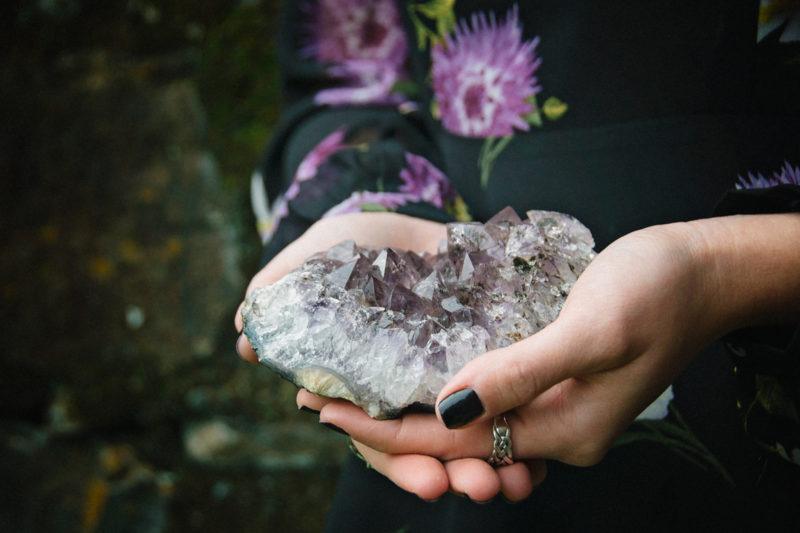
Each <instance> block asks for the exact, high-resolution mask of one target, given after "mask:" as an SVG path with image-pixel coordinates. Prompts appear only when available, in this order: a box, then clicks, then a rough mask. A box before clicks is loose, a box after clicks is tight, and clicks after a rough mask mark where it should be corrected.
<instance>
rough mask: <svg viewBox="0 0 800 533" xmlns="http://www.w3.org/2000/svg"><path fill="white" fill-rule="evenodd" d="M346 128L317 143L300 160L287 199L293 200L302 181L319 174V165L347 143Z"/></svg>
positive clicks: (287, 192)
mask: <svg viewBox="0 0 800 533" xmlns="http://www.w3.org/2000/svg"><path fill="white" fill-rule="evenodd" d="M344 138H345V130H344V128H339V129H337V130H336V131H334V132H333V133H331V134H330V135H328V136H327V137H325V138H324V139H322V140H321V141H320V142H319V144H317V145H316V146H315V147H314V148H313V149H312V150H311V151H310V152H308V154H306V156H305V157H304V158H303V160H302V161H301V162H300V165H299V166H298V167H297V171H296V172H295V174H294V179H293V180H292V183H291V185H289V188H288V189H286V193H285V194H284V196H285V197H286V199H287V200H293V199H295V198H296V197H297V193H299V192H300V183H302V182H304V181H308V180H310V179H311V178H313V177H314V176H316V175H317V170H318V169H319V166H320V165H321V164H322V163H324V162H325V160H326V159H328V157H330V155H331V154H333V153H334V152H338V151H339V150H341V149H342V148H345V147H346V146H347V145H346V144H344Z"/></svg>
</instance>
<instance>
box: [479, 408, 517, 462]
mask: <svg viewBox="0 0 800 533" xmlns="http://www.w3.org/2000/svg"><path fill="white" fill-rule="evenodd" d="M486 462H487V463H489V464H490V465H492V466H505V465H513V464H514V454H513V452H512V451H511V428H510V427H509V426H508V420H506V417H505V416H504V415H500V416H496V417H494V419H493V420H492V455H490V456H489V458H488V459H486Z"/></svg>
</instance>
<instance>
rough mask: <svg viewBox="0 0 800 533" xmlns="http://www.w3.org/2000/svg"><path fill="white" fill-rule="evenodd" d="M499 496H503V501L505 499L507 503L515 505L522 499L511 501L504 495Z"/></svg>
mask: <svg viewBox="0 0 800 533" xmlns="http://www.w3.org/2000/svg"><path fill="white" fill-rule="evenodd" d="M501 498H503V501H505V502H506V503H507V504H509V505H517V504H518V503H519V502H521V501H522V500H517V501H512V500H509V499H508V498H506V497H505V496H501Z"/></svg>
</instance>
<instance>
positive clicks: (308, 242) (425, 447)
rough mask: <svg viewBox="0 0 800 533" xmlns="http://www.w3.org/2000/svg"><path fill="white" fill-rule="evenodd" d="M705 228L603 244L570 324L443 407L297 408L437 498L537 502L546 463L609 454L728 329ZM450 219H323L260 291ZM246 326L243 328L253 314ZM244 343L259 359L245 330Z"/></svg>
mask: <svg viewBox="0 0 800 533" xmlns="http://www.w3.org/2000/svg"><path fill="white" fill-rule="evenodd" d="M702 233H703V232H702V231H698V229H697V228H693V227H692V223H677V224H669V225H664V226H653V227H649V228H646V229H643V230H639V231H636V232H633V233H630V234H628V235H626V236H624V237H622V238H620V239H619V240H617V241H616V242H614V243H613V244H611V245H610V246H608V247H607V248H606V249H605V250H603V251H602V252H601V253H600V254H599V255H598V256H597V257H596V258H595V259H594V261H593V262H592V263H591V264H590V265H589V267H588V268H587V269H586V271H585V272H584V273H583V275H582V276H581V277H580V278H579V279H578V281H577V282H576V284H575V286H574V287H573V289H572V291H571V293H570V294H569V297H568V298H567V300H566V303H565V305H564V307H563V310H562V311H561V314H560V315H559V317H558V319H557V320H556V321H554V322H553V323H551V324H550V325H549V326H547V327H546V328H544V329H543V330H541V331H540V332H538V333H536V334H535V335H533V336H531V337H529V338H527V339H524V340H522V341H519V342H517V343H516V344H513V345H511V346H508V347H505V348H501V349H498V350H494V351H492V352H489V353H487V354H484V355H482V356H480V357H478V358H476V359H474V360H473V361H471V362H470V363H469V364H467V365H466V366H465V367H464V368H463V369H462V370H461V371H460V372H458V373H457V374H456V376H455V377H453V379H451V380H450V382H449V383H448V384H447V385H446V386H445V387H444V388H443V389H442V391H441V393H440V394H439V397H438V399H437V409H436V414H407V415H405V416H403V417H401V418H399V419H395V420H374V419H372V418H370V417H369V416H368V415H367V414H366V413H365V412H364V411H363V410H362V409H360V408H359V407H357V406H355V405H353V404H351V403H349V402H347V401H344V400H338V399H330V398H322V397H320V396H316V395H314V394H312V393H310V392H308V391H306V390H300V391H299V392H298V394H297V405H298V407H299V408H300V407H306V408H308V409H311V410H314V411H317V412H319V420H320V422H323V423H327V424H332V425H334V426H336V427H338V428H340V429H341V430H343V431H344V432H346V433H347V434H348V435H349V436H350V437H351V438H352V440H353V443H354V445H355V447H356V448H357V449H358V451H359V452H360V453H361V454H362V455H363V457H364V458H365V459H366V460H367V461H368V463H369V464H370V465H371V466H372V467H373V468H374V469H375V470H377V471H378V472H380V473H381V474H383V475H384V476H386V477H387V478H389V479H390V480H391V481H393V482H394V483H395V484H396V485H397V486H399V487H400V488H402V489H404V490H406V491H409V492H412V493H414V494H416V495H418V496H419V497H420V498H422V499H424V500H436V499H438V498H439V497H440V496H442V495H443V494H444V493H445V492H447V491H451V492H454V493H457V494H460V495H466V496H467V497H469V498H470V499H472V500H474V501H478V502H483V501H487V500H490V499H492V498H493V497H495V496H496V495H497V494H498V493H502V494H503V496H504V497H505V498H506V499H507V500H510V501H520V500H523V499H525V498H527V497H528V496H529V495H530V494H531V492H532V491H533V490H534V488H535V487H536V486H538V485H539V484H540V483H541V482H542V481H543V480H544V478H545V476H546V474H547V470H546V464H545V459H553V460H558V461H562V462H565V463H569V464H572V465H592V464H595V463H597V462H598V461H600V460H601V459H602V458H603V456H604V455H605V453H606V452H607V451H608V449H609V448H610V446H611V445H612V443H613V442H614V440H615V439H616V437H617V436H618V435H619V434H620V433H621V432H623V431H624V430H625V429H626V428H627V427H628V426H629V425H630V423H631V422H632V421H633V420H634V419H635V418H636V416H637V415H638V414H639V413H641V412H642V410H643V409H644V408H645V407H646V406H647V405H649V404H650V403H651V402H652V401H653V400H654V399H655V398H656V397H657V396H658V395H659V394H660V393H661V392H662V391H664V389H665V388H666V387H667V386H668V385H669V384H670V383H671V382H672V381H673V380H674V378H675V377H676V376H677V375H678V373H679V372H680V371H681V370H682V369H683V368H684V367H685V366H686V365H687V364H688V362H689V361H690V359H691V358H692V357H693V356H694V354H696V353H697V352H698V351H699V350H700V349H701V348H702V347H703V346H704V345H705V344H707V343H708V342H710V341H711V340H713V339H714V338H716V337H717V336H719V335H720V334H721V333H723V332H724V330H725V329H726V328H727V326H728V324H726V323H725V321H724V320H723V319H722V318H721V313H718V312H715V309H714V307H715V302H716V300H717V298H716V295H717V294H718V293H719V290H718V289H719V288H718V286H717V281H718V280H717V279H716V278H717V277H716V276H715V274H714V270H715V269H714V268H709V258H708V257H707V254H705V253H703V252H702V249H703V244H702V239H700V238H697V235H700V234H702ZM445 238H446V229H445V226H444V225H442V224H439V223H435V222H430V221H426V220H421V219H416V218H412V217H408V216H404V215H399V214H394V213H358V214H348V215H342V216H338V217H334V218H327V219H323V220H321V221H319V222H317V223H316V224H314V225H313V226H312V227H311V228H310V229H309V230H308V231H306V233H305V234H304V235H302V236H301V237H300V238H298V239H297V240H296V241H295V242H293V243H292V244H291V245H289V246H287V247H286V248H285V249H284V250H283V251H282V252H281V253H280V254H278V255H277V256H276V257H275V258H274V259H273V260H272V261H270V263H269V264H267V265H266V266H265V267H264V268H263V269H262V270H261V271H260V272H259V273H258V274H257V275H256V276H255V277H254V278H253V280H252V281H251V283H250V285H249V287H248V289H247V292H248V294H249V292H250V291H252V290H253V289H254V288H256V287H260V286H264V285H267V284H271V283H274V282H275V281H277V280H279V279H280V278H281V277H283V276H284V275H285V274H287V273H289V272H290V271H291V270H293V269H295V268H297V267H298V266H299V265H300V264H302V263H303V261H304V260H305V259H307V258H308V257H309V256H310V255H312V254H313V253H315V252H318V251H322V250H326V249H328V248H330V247H331V246H333V245H335V244H337V243H339V242H341V241H343V240H346V239H353V240H355V241H356V243H358V244H359V245H361V246H372V247H386V246H391V247H395V248H398V249H405V250H414V251H417V252H423V251H427V252H431V253H435V252H436V250H437V247H438V245H439V243H440V241H441V240H442V239H445ZM236 328H237V331H239V332H241V330H242V319H241V314H240V312H237V314H236ZM237 352H238V353H239V354H240V355H241V357H242V358H243V359H245V360H247V361H251V362H255V361H257V358H256V354H255V352H254V351H253V349H252V347H251V346H250V344H249V342H248V341H247V339H246V337H244V336H243V335H242V336H240V337H239V340H238V341H237ZM500 414H505V416H506V420H507V421H508V425H509V426H510V428H511V437H512V439H511V440H512V442H513V452H514V459H515V463H514V464H512V465H507V466H500V467H497V468H495V467H492V466H490V465H489V464H488V463H487V462H486V458H487V457H489V455H490V454H491V451H492V437H491V430H492V419H493V417H494V416H495V415H500ZM448 426H449V427H448Z"/></svg>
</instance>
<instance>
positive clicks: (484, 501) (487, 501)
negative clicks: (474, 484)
mask: <svg viewBox="0 0 800 533" xmlns="http://www.w3.org/2000/svg"><path fill="white" fill-rule="evenodd" d="M472 501H473V502H475V503H477V504H478V505H486V504H487V503H489V502H490V501H492V498H489V499H488V500H483V501H482V502H479V501H478V500H472Z"/></svg>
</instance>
